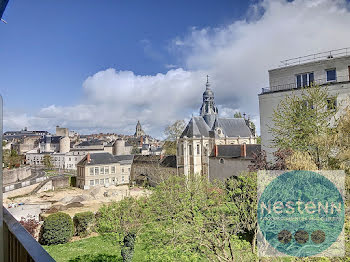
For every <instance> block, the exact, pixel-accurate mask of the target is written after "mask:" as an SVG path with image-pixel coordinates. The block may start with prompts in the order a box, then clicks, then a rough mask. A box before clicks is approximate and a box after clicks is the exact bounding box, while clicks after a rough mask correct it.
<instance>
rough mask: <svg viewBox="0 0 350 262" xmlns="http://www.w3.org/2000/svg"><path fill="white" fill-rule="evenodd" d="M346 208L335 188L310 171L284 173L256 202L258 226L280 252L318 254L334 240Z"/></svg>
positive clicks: (306, 255)
mask: <svg viewBox="0 0 350 262" xmlns="http://www.w3.org/2000/svg"><path fill="white" fill-rule="evenodd" d="M344 217H345V207H344V202H343V197H342V195H341V193H340V192H339V190H338V189H337V187H336V186H335V185H334V184H333V183H332V182H331V181H330V180H329V179H327V178H326V177H325V176H323V175H320V174H318V173H315V172H312V171H291V172H286V173H283V174H282V175H280V176H278V177H277V178H275V179H274V180H273V181H272V182H270V183H269V184H268V185H267V186H266V188H265V189H264V191H263V192H262V194H261V196H260V198H259V201H258V225H259V229H260V232H261V233H262V235H263V237H264V238H265V239H266V240H267V241H268V243H269V244H270V246H271V247H273V248H275V249H276V250H278V251H279V252H281V253H283V254H286V255H290V256H297V257H308V256H314V255H317V254H319V253H321V252H323V251H325V250H326V249H327V248H329V247H330V246H331V245H332V244H333V243H334V242H335V241H337V239H338V236H339V234H340V233H341V232H342V230H343V226H344Z"/></svg>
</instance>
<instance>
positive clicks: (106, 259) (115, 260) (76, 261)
mask: <svg viewBox="0 0 350 262" xmlns="http://www.w3.org/2000/svg"><path fill="white" fill-rule="evenodd" d="M120 261H122V259H121V258H120V257H117V256H115V255H107V254H98V255H90V254H88V255H83V256H78V257H76V258H73V259H70V260H69V262H120Z"/></svg>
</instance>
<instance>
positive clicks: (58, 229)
mask: <svg viewBox="0 0 350 262" xmlns="http://www.w3.org/2000/svg"><path fill="white" fill-rule="evenodd" d="M73 233H74V226H73V221H72V218H71V217H70V216H69V215H68V214H66V213H62V212H58V213H55V214H51V215H49V216H48V217H47V218H46V219H45V220H44V224H43V226H42V231H41V237H40V243H41V244H43V245H55V244H63V243H66V242H68V241H69V240H70V239H71V237H72V236H73Z"/></svg>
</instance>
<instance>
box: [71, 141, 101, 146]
mask: <svg viewBox="0 0 350 262" xmlns="http://www.w3.org/2000/svg"><path fill="white" fill-rule="evenodd" d="M98 145H103V141H102V140H98V139H93V140H88V141H83V142H81V143H80V144H78V145H76V146H98Z"/></svg>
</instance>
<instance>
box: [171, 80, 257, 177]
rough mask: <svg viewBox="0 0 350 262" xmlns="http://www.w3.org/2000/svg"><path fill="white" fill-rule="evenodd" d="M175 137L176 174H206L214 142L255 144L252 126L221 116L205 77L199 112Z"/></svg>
mask: <svg viewBox="0 0 350 262" xmlns="http://www.w3.org/2000/svg"><path fill="white" fill-rule="evenodd" d="M199 115H200V116H194V117H192V118H191V120H190V121H189V123H188V124H187V126H186V128H185V130H184V131H183V133H182V134H181V136H180V137H179V138H178V139H177V166H178V170H179V173H182V174H185V175H189V174H197V175H205V176H207V175H208V163H209V156H211V155H213V153H214V151H213V150H214V148H215V146H216V145H234V144H239V145H240V144H256V140H257V137H256V134H255V128H254V127H253V125H252V124H251V122H250V121H249V120H248V119H245V118H220V117H219V116H218V109H217V107H216V105H215V101H214V93H213V91H212V90H211V88H210V84H209V82H208V80H207V83H206V89H205V91H204V93H203V103H202V106H201V108H200V112H199Z"/></svg>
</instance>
